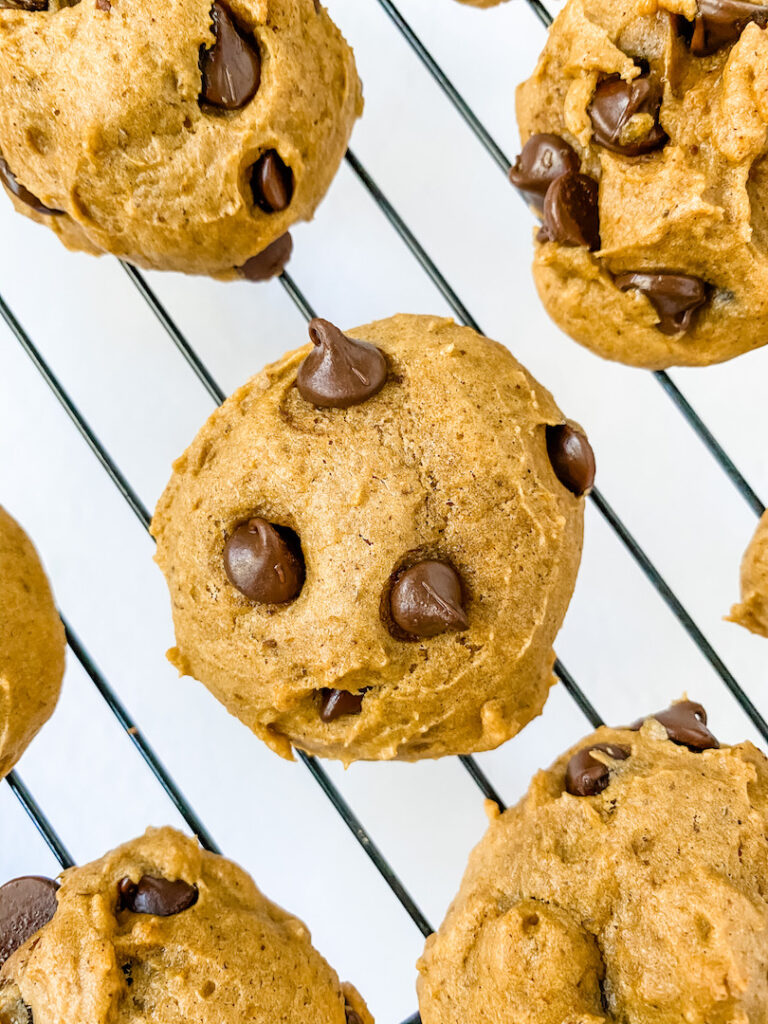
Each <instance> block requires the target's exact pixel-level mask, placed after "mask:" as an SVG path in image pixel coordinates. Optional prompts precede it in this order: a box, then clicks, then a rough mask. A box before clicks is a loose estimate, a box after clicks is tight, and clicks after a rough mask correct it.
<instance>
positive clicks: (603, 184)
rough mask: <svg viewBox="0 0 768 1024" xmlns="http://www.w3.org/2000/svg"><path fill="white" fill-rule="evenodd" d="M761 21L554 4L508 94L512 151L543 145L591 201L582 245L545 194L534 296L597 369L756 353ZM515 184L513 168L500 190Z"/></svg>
mask: <svg viewBox="0 0 768 1024" xmlns="http://www.w3.org/2000/svg"><path fill="white" fill-rule="evenodd" d="M766 17H768V11H766V8H764V7H759V6H756V5H750V4H728V3H726V2H725V0H699V3H698V5H697V3H696V0H659V2H650V3H646V2H644V0H624V2H622V3H618V4H617V3H615V2H612V0H569V2H568V4H567V5H566V7H565V8H564V10H563V11H562V12H561V13H560V15H559V16H558V18H557V19H556V20H555V23H554V25H553V26H552V28H551V30H550V32H549V37H548V41H547V44H546V47H545V49H544V52H543V54H542V56H541V58H540V60H539V63H538V65H537V67H536V70H535V71H534V73H533V75H532V76H531V78H530V79H529V80H528V81H527V82H525V83H524V84H523V85H521V86H520V87H519V89H518V94H517V114H518V122H519V126H520V132H521V137H522V141H523V143H527V144H529V145H530V146H535V141H536V138H537V137H540V136H552V135H554V136H557V137H558V138H559V139H561V140H562V141H564V142H565V143H567V145H568V147H569V148H570V149H571V151H572V153H573V155H574V157H575V161H576V167H575V169H571V174H573V173H577V172H580V173H581V174H583V175H585V176H587V177H588V178H590V179H591V180H592V181H593V182H594V183H595V186H594V187H595V193H596V195H597V194H598V191H599V199H598V205H597V207H596V208H595V210H594V214H595V226H596V228H597V237H594V238H588V239H586V240H585V239H584V238H579V237H578V232H574V221H576V222H578V221H579V220H583V218H584V216H585V211H584V209H583V208H582V209H578V208H577V207H576V206H574V203H573V196H574V194H575V191H574V189H573V188H571V192H570V194H569V195H565V196H564V195H563V190H562V188H561V189H560V193H561V194H560V195H559V196H556V195H554V194H553V195H552V196H551V201H550V204H549V206H550V208H549V210H548V211H547V210H545V211H543V216H544V232H543V235H542V238H543V240H537V241H536V243H535V246H536V252H535V258H534V268H533V272H534V277H535V281H536V285H537V288H538V291H539V294H540V296H541V298H542V301H543V302H544V305H545V306H546V308H547V311H548V312H549V314H550V315H551V316H552V318H553V319H554V320H555V321H556V323H557V324H558V325H559V326H560V327H561V328H562V329H563V330H564V331H566V333H568V334H570V335H571V337H573V338H575V339H576V340H577V341H579V342H581V343H582V344H583V345H586V346H587V347H588V348H591V349H593V350H594V351H595V352H597V353H599V354H600V355H602V356H604V357H606V358H608V359H615V360H619V361H621V362H624V363H630V364H632V365H635V366H643V367H648V368H653V369H658V368H661V367H666V366H671V365H686V366H703V365H707V364H710V363H717V362H720V361H722V360H725V359H730V358H732V357H733V356H736V355H739V354H740V353H743V352H748V351H750V350H751V349H754V348H757V347H758V346H760V345H763V344H765V340H766V338H767V337H768V333H767V332H768V216H767V215H766V211H767V210H768V162H767V161H766V153H767V152H768V143H767V142H766V137H767V136H766V127H767V126H768V106H766V103H765V94H766V90H767V89H768V70H767V69H768V34H766V32H765V30H764V28H763V27H761V26H764V25H765V24H766ZM532 139H533V142H531V141H530V140H532ZM525 155H526V151H525V149H524V150H523V154H522V156H525ZM527 155H528V160H527V162H528V164H529V165H532V164H533V162H534V160H533V158H534V156H535V154H533V153H532V151H531V150H530V149H529V150H528V154H527ZM546 159H547V158H546V157H545V158H544V163H546ZM563 169H567V168H563ZM530 172H531V166H528V167H524V166H522V164H521V163H519V164H518V165H517V169H516V170H515V169H513V171H512V178H513V181H515V180H516V181H517V183H518V184H521V185H523V186H525V185H526V184H528V185H531V179H530ZM533 173H534V177H535V176H537V175H538V178H539V187H540V191H541V195H540V200H541V201H543V199H544V194H545V191H546V190H545V188H544V184H545V182H544V180H543V179H544V178H545V177H546V174H545V171H544V169H543V167H542V166H541V163H540V164H539V166H538V169H537V168H533ZM570 180H571V182H573V179H572V178H571V179H570ZM539 206H541V202H540V203H539ZM598 215H599V224H598ZM585 241H586V244H585Z"/></svg>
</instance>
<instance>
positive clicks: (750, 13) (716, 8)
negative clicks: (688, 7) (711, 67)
mask: <svg viewBox="0 0 768 1024" xmlns="http://www.w3.org/2000/svg"><path fill="white" fill-rule="evenodd" d="M751 21H754V22H755V23H756V24H757V25H759V26H760V28H765V27H766V25H768V7H763V6H761V5H759V4H750V3H746V2H745V0H699V3H698V11H697V13H696V16H695V17H694V19H693V33H692V35H691V53H693V54H694V56H696V57H708V56H709V54H711V53H715V51H716V50H719V49H720V47H721V46H728V45H729V44H730V43H735V42H736V40H737V39H738V38H739V36H740V35H741V33H742V32H743V31H744V29H745V28H746V27H747V25H748V24H749V23H750V22H751Z"/></svg>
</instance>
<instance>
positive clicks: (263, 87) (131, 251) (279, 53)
mask: <svg viewBox="0 0 768 1024" xmlns="http://www.w3.org/2000/svg"><path fill="white" fill-rule="evenodd" d="M4 6H6V4H3V3H0V8H2V7H4ZM11 6H12V7H15V8H16V9H5V10H0V181H2V183H3V184H4V186H5V189H6V191H7V192H8V193H9V195H10V197H11V200H12V201H13V204H14V206H15V207H16V209H17V210H19V211H20V212H21V213H25V214H26V215H27V216H29V217H31V218H32V219H33V220H36V221H38V222H39V223H41V224H46V225H47V226H48V227H49V228H51V229H52V230H53V231H55V232H56V234H57V235H58V236H59V237H60V238H61V240H62V241H63V242H64V244H65V245H67V246H68V247H69V248H71V249H81V250H84V251H86V252H91V253H96V254H100V253H113V254H114V255H116V256H120V257H122V258H124V259H126V260H129V261H130V262H132V263H135V264H137V265H138V266H141V267H147V268H150V269H157V270H177V271H183V272H185V273H191V274H210V275H212V276H213V277H217V278H221V279H229V278H235V277H238V276H241V277H246V278H249V279H252V280H261V279H263V278H266V277H269V276H271V275H272V274H274V273H279V272H280V270H281V269H282V267H283V266H284V264H285V262H286V261H287V259H288V257H289V256H290V253H291V239H290V235H288V234H287V232H288V228H289V227H290V226H291V225H292V224H294V223H295V222H297V221H300V220H309V219H310V218H311V217H312V215H313V214H314V211H315V208H316V207H317V205H318V203H319V202H320V200H321V199H322V198H323V196H324V194H325V192H326V191H327V189H328V187H329V185H330V183H331V181H332V179H333V176H334V174H335V173H336V170H337V168H338V166H339V162H340V161H341V158H342V156H343V155H344V152H345V149H346V146H347V141H348V139H349V135H350V132H351V130H352V126H353V124H354V121H355V119H356V118H357V117H358V116H359V114H360V113H361V112H362V93H361V87H360V82H359V79H358V77H357V72H356V70H355V62H354V58H353V55H352V51H351V49H350V48H349V46H348V45H347V44H346V42H345V41H344V39H343V37H342V35H341V33H340V32H339V31H338V29H337V28H336V26H335V25H334V24H333V22H332V21H331V19H330V17H329V16H328V13H327V12H326V10H325V9H324V8H323V7H322V6H321V4H320V3H318V2H316V0H214V2H213V3H211V0H163V3H156V2H154V0H99V2H94V0H85V2H82V3H77V4H75V5H71V4H64V3H60V2H58V0H32V2H28V0H24V2H19V3H17V4H15V5H13V4H12V5H11Z"/></svg>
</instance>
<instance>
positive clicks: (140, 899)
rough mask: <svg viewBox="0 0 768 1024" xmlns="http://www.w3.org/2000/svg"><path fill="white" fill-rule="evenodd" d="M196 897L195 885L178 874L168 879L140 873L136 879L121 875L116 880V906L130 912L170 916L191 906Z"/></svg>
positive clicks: (195, 901)
mask: <svg viewBox="0 0 768 1024" xmlns="http://www.w3.org/2000/svg"><path fill="white" fill-rule="evenodd" d="M197 897H198V892H197V886H196V885H190V884H189V882H185V881H183V879H181V878H178V879H176V881H173V882H172V881H169V879H167V878H156V877H155V876H154V875H142V877H141V878H140V879H139V881H138V882H132V881H131V880H130V878H121V879H120V881H119V882H118V883H117V902H118V907H119V908H120V910H130V911H131V913H133V914H154V916H155V917H172V916H173V915H174V914H180V913H181V912H182V911H183V910H188V909H189V908H190V907H192V906H194V905H195V903H197Z"/></svg>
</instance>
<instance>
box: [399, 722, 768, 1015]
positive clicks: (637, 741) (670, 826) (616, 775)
mask: <svg viewBox="0 0 768 1024" xmlns="http://www.w3.org/2000/svg"><path fill="white" fill-rule="evenodd" d="M658 718H666V720H667V723H668V727H669V729H670V730H671V731H670V733H669V734H668V732H667V727H665V726H664V725H662V724H661V722H660V721H658ZM705 723H706V715H705V714H704V713H703V709H702V708H701V707H700V705H695V704H692V703H690V702H686V703H684V704H682V705H676V706H673V708H672V709H671V711H668V712H665V713H663V714H662V715H660V716H657V717H656V718H651V719H648V720H647V721H646V722H645V724H644V725H643V726H642V728H641V729H640V731H639V732H634V731H630V730H628V729H607V728H603V729H598V731H597V732H596V733H594V734H593V735H591V736H589V737H587V738H585V739H584V740H582V741H581V742H580V743H578V744H577V745H576V746H575V747H573V748H572V750H570V751H569V752H568V753H566V754H565V755H563V757H561V758H560V759H559V760H558V761H556V762H555V764H554V765H553V766H552V767H551V768H550V769H549V770H548V771H542V772H539V774H538V775H537V776H536V777H535V778H534V780H533V782H532V784H531V787H530V789H529V791H528V794H527V796H526V797H524V799H523V800H522V801H521V802H520V803H519V804H518V805H517V806H516V807H514V808H511V809H510V810H508V811H506V812H505V813H504V814H499V813H498V810H497V809H496V807H495V805H491V812H492V813H491V814H490V818H491V823H490V828H489V830H488V833H487V834H486V836H485V837H484V839H483V840H482V841H481V843H480V844H479V846H477V848H476V849H475V850H474V852H473V853H472V855H471V857H470V861H469V866H468V868H467V872H466V874H465V876H464V880H463V882H462V884H461V889H460V891H459V894H458V896H457V897H456V899H455V900H454V901H453V903H452V905H451V907H450V909H449V911H448V915H447V917H446V919H445V921H444V922H443V924H442V926H441V928H440V930H439V932H438V933H437V934H436V935H434V936H432V937H430V938H429V939H428V940H427V945H426V950H425V953H424V956H423V957H422V959H421V961H420V963H419V971H420V978H419V985H418V988H419V1005H420V1008H421V1017H422V1020H423V1022H424V1024H468V1022H474V1021H481V1020H482V1021H485V1020H494V1021H502V1020H505V1021H514V1022H515V1024H630V1022H631V1024H683V1022H685V1024H758V1022H762V1021H765V1020H767V1019H768V904H767V903H766V897H765V894H766V891H768V844H766V840H765V837H766V834H768V761H766V758H765V757H764V756H763V754H762V753H760V752H759V751H758V750H757V749H756V748H755V747H753V746H752V744H750V743H742V744H739V745H738V746H734V747H722V748H719V749H718V748H716V747H713V742H716V741H715V740H714V738H713V737H712V736H711V734H710V733H709V731H708V730H707V728H706V724H705ZM668 735H669V736H670V737H675V738H674V739H673V738H668ZM686 742H687V743H689V744H690V747H689V746H686V745H685V744H686ZM595 744H602V745H604V746H605V747H607V748H608V750H607V751H605V750H604V751H603V752H600V751H594V758H593V757H592V755H590V754H587V753H585V748H587V749H589V748H593V747H594V745H595ZM569 765H570V770H569ZM601 787H602V788H601ZM569 788H570V789H571V790H572V791H574V790H575V791H577V792H585V791H587V792H589V791H591V792H592V793H593V795H584V796H581V795H571V792H569V791H568V789H569Z"/></svg>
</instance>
